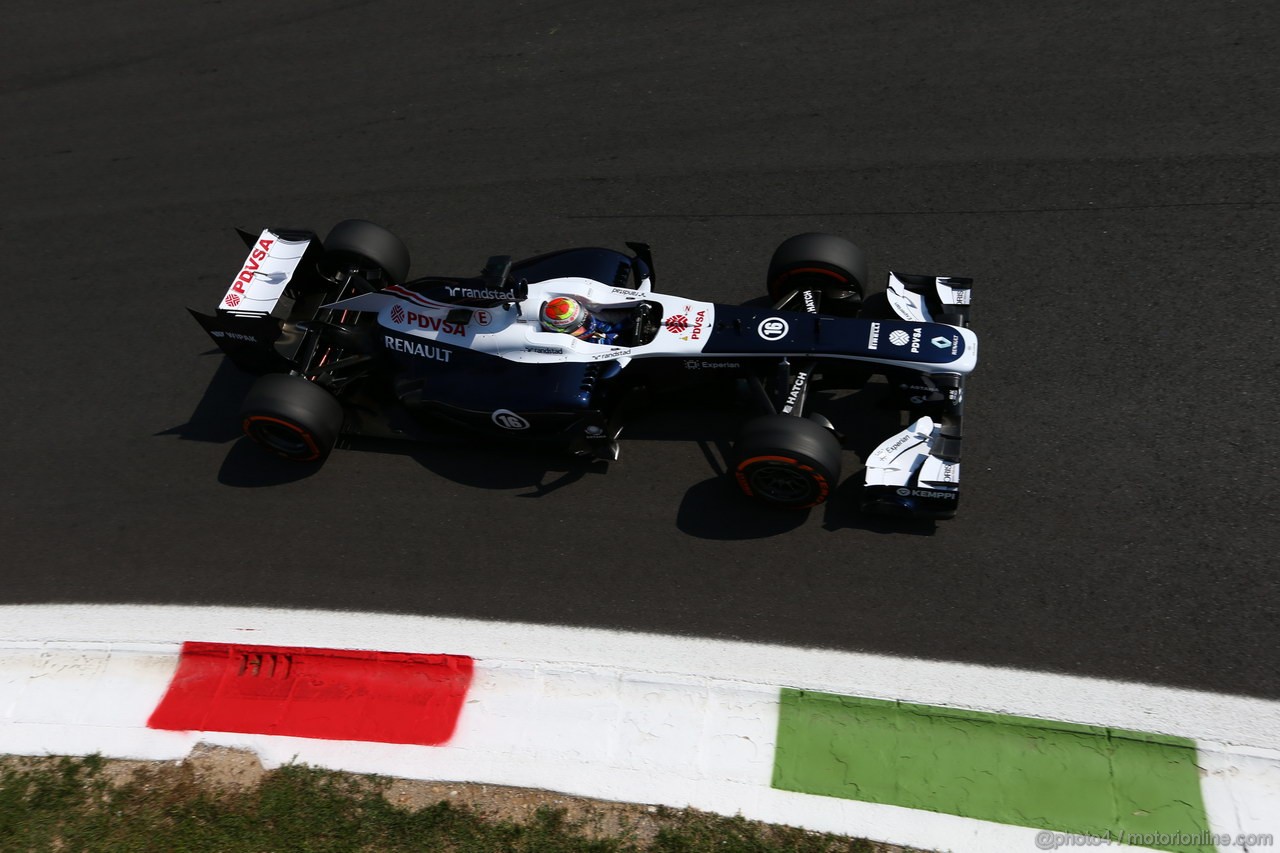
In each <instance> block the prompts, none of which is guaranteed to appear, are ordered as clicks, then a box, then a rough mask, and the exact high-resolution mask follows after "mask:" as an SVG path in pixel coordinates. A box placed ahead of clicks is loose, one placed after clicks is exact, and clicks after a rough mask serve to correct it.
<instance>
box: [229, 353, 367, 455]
mask: <svg viewBox="0 0 1280 853" xmlns="http://www.w3.org/2000/svg"><path fill="white" fill-rule="evenodd" d="M342 420H343V415H342V404H341V403H339V402H338V400H337V398H335V397H334V396H333V395H332V394H330V393H329V392H328V391H326V390H325V389H323V388H321V387H320V386H319V385H316V384H315V383H314V382H311V381H310V380H307V379H303V378H302V377H301V376H290V375H287V374H283V373H270V374H267V375H266V376H263V377H261V378H259V379H258V381H257V382H255V383H254V384H253V387H252V388H250V389H249V395H248V396H247V397H245V400H244V405H243V406H241V407H240V423H241V427H242V428H243V429H244V434H245V435H247V436H249V438H251V439H253V440H254V441H256V442H257V443H258V444H260V445H261V446H262V447H263V448H264V449H266V450H268V451H270V452H271V453H274V454H276V455H277V456H281V457H284V458H285V459H290V460H292V461H294V462H322V461H323V460H324V459H325V458H326V457H327V456H328V455H329V452H330V451H331V450H333V446H334V444H335V443H337V441H338V433H339V432H340V431H341V430H342Z"/></svg>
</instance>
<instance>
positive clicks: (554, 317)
mask: <svg viewBox="0 0 1280 853" xmlns="http://www.w3.org/2000/svg"><path fill="white" fill-rule="evenodd" d="M590 325H591V312H590V311H588V310H587V309H586V308H584V307H583V305H582V303H581V302H579V301H578V300H576V299H574V298H573V297H571V296H557V297H556V298H555V299H552V300H551V301H550V302H547V303H544V304H543V306H542V328H544V329H546V330H547V331H548V332H564V333H565V334H567V335H574V336H575V337H581V336H582V335H583V334H585V333H586V332H587V330H588V328H589V327H590Z"/></svg>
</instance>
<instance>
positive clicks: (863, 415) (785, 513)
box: [156, 350, 937, 540]
mask: <svg viewBox="0 0 1280 853" xmlns="http://www.w3.org/2000/svg"><path fill="white" fill-rule="evenodd" d="M208 354H209V355H220V353H219V352H218V351H216V350H214V351H211V352H210V353H208ZM255 379H256V377H255V376H253V375H252V374H249V373H245V372H243V371H241V370H239V369H238V368H236V367H235V366H234V365H233V364H232V363H231V362H230V361H226V360H224V361H223V362H222V363H221V364H220V365H219V367H218V369H217V371H216V372H215V374H214V376H213V377H212V379H211V380H210V382H209V385H208V387H207V388H206V389H205V393H204V395H203V396H202V397H201V399H200V401H199V402H198V403H197V405H196V408H195V410H194V411H193V412H192V413H191V417H190V418H189V419H188V420H187V421H186V423H183V424H180V425H178V426H175V427H171V428H169V429H166V430H163V431H161V432H158V433H156V435H157V436H162V435H177V436H179V437H180V438H182V439H185V440H188V441H205V442H213V443H218V444H224V443H227V442H231V441H235V444H233V445H232V447H231V449H230V450H229V451H228V453H227V456H226V458H225V459H224V461H223V464H222V466H221V468H220V469H219V471H218V481H219V482H220V483H222V484H224V485H228V486H234V487H237V488H260V487H264V486H276V485H283V484H285V483H290V482H295V481H298V480H302V479H305V478H307V477H310V476H312V475H313V474H315V473H316V472H317V471H319V470H320V467H321V466H320V464H319V463H313V464H307V463H302V464H300V463H297V462H291V461H288V460H284V459H279V458H276V457H274V456H272V455H271V454H269V453H265V452H263V451H262V450H261V448H259V447H258V446H257V445H256V444H254V443H253V442H252V441H250V440H249V439H247V438H245V437H244V435H243V433H242V432H241V431H240V425H239V423H238V420H237V418H236V417H235V416H234V415H233V414H231V413H233V412H236V411H238V410H239V408H240V405H241V402H242V401H243V399H244V397H245V395H246V394H247V393H248V391H249V387H250V386H251V385H252V384H253V382H254V381H255ZM822 396H823V398H824V399H823V410H824V411H825V412H826V413H827V414H828V415H829V416H830V417H831V418H832V420H833V421H835V423H836V424H837V427H839V428H842V429H843V430H845V431H846V433H847V434H846V436H845V440H844V446H845V449H846V450H848V451H851V453H852V454H857V456H859V457H861V458H863V459H865V458H866V457H867V455H868V454H869V453H870V452H871V451H872V450H873V449H874V448H875V446H876V445H877V444H878V442H879V441H880V440H882V438H883V437H885V436H888V435H891V434H893V432H894V431H896V430H897V429H899V428H900V426H899V424H898V423H897V420H896V418H897V415H896V414H894V413H891V412H889V411H885V410H884V409H882V408H881V407H879V405H878V403H879V401H880V399H881V398H882V397H883V389H876V388H868V389H866V390H864V391H863V392H860V393H858V394H850V395H846V396H836V395H828V394H825V393H824V394H823V395H822ZM703 402H704V403H705V402H706V401H703ZM727 402H729V401H727V400H720V401H718V404H717V405H712V406H708V407H705V408H701V409H696V410H691V409H690V408H689V407H687V406H674V407H671V408H668V409H666V410H660V411H655V412H651V413H649V414H648V415H647V416H645V417H643V418H641V419H639V420H637V421H635V422H633V423H631V424H628V426H627V429H626V431H625V435H624V437H623V445H624V453H625V444H626V441H627V440H640V441H671V442H696V444H697V446H698V448H699V449H700V450H701V452H702V456H703V458H704V459H705V461H706V466H707V467H706V471H707V473H708V474H709V475H710V476H708V477H707V478H706V479H704V480H702V481H700V482H697V483H695V484H693V485H692V486H691V487H690V488H689V489H688V491H686V492H685V496H684V499H683V500H682V501H681V502H680V506H679V508H678V509H677V512H676V519H675V522H676V526H677V527H678V528H679V529H680V530H681V531H683V532H684V533H686V534H688V535H690V536H696V537H698V538H701V539H719V540H745V539H761V538H767V537H770V536H776V535H779V534H782V533H787V532H789V531H792V530H795V529H796V528H798V527H801V526H803V525H804V524H805V523H807V522H808V520H809V519H810V517H811V515H812V513H814V512H821V513H822V526H823V528H824V529H826V530H831V531H836V530H846V529H852V530H866V531H870V532H873V533H895V534H903V533H906V534H912V535H923V536H927V535H932V534H933V533H934V532H936V528H937V525H936V523H935V522H932V521H915V522H913V521H909V520H897V519H887V518H881V517H878V516H869V515H865V514H863V513H862V512H860V511H859V510H858V498H859V496H860V491H861V489H862V482H863V475H862V472H861V469H860V468H857V469H854V470H853V471H852V472H846V475H845V477H844V478H843V480H842V482H841V483H840V485H839V486H838V487H837V488H836V489H835V490H834V492H833V493H832V495H831V496H830V498H829V499H828V501H827V502H826V503H825V504H823V505H822V506H820V507H817V508H815V509H812V510H800V511H796V510H778V509H773V508H771V507H767V506H763V505H760V504H757V503H755V502H753V501H751V500H749V499H747V498H746V497H745V496H743V495H742V494H741V493H740V492H738V491H737V489H736V488H735V487H734V485H733V483H732V481H731V479H730V478H729V476H728V474H727V468H726V463H725V460H726V459H728V458H730V457H731V455H732V443H733V440H734V438H735V437H736V435H737V432H738V430H739V429H740V428H741V424H742V418H743V414H742V412H741V411H740V410H735V409H733V408H732V407H731V406H728V405H726V403H727ZM855 425H856V426H855ZM236 439H239V440H238V441H236ZM338 447H339V448H343V449H347V450H352V451H355V452H366V453H367V452H372V453H392V454H397V455H402V456H408V457H410V458H412V459H413V460H414V461H415V462H417V463H418V464H419V465H421V466H422V467H424V468H426V469H427V470H429V471H431V472H432V473H433V474H435V475H437V476H440V477H442V478H444V479H447V480H449V481H451V482H454V483H458V484H461V485H465V486H472V487H476V488H482V489H493V490H511V489H521V488H525V489H527V491H523V492H520V493H518V494H517V495H516V497H519V498H540V497H544V496H546V495H549V494H552V493H554V492H557V491H559V490H560V489H563V488H565V487H568V486H572V485H573V484H575V483H578V482H580V481H581V480H583V479H584V478H585V477H588V476H592V475H596V476H599V475H602V474H605V473H607V471H608V467H609V465H608V463H607V462H604V461H601V460H596V459H588V458H581V457H572V456H567V455H565V454H563V453H559V452H552V451H548V450H545V449H536V448H529V447H522V446H519V445H504V444H501V443H494V442H491V441H485V440H484V439H483V438H480V437H476V436H468V435H456V436H448V435H446V436H443V437H441V438H440V440H438V441H433V442H432V443H431V444H422V443H418V442H412V441H405V440H396V439H389V438H366V437H362V438H347V437H344V438H342V439H341V440H340V441H339V442H338ZM851 461H853V460H852V459H851V458H849V457H846V462H851Z"/></svg>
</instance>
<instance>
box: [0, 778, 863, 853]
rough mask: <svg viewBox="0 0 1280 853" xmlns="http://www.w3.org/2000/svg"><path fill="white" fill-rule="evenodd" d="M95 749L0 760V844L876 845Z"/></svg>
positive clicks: (138, 849)
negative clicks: (580, 818) (231, 775)
mask: <svg viewBox="0 0 1280 853" xmlns="http://www.w3.org/2000/svg"><path fill="white" fill-rule="evenodd" d="M104 767H105V762H104V761H103V760H102V759H101V758H98V757H96V756H90V757H88V758H83V759H77V758H59V759H46V760H40V761H27V762H12V761H11V762H8V763H6V764H4V765H3V766H0V851H3V853H10V851H13V853H17V851H24V853H25V851H92V853H126V851H127V853H151V851H155V853H180V852H182V853H185V851H191V852H192V853H200V852H201V851H209V853H239V851H244V853H266V852H267V851H282V853H285V851H287V853H295V851H296V853H313V851H314V853H322V851H323V853H331V851H332V853H339V851H343V853H346V851H351V853H357V851H358V853H399V851H431V853H437V851H438V853H493V852H494V851H509V852H510V853H569V852H570V851H574V853H578V852H579V851H580V853H632V851H636V852H637V853H639V851H645V853H701V851H716V852H717V853H836V851H840V853H855V851H856V853H874V851H882V850H886V849H888V848H884V847H881V846H878V845H873V844H871V843H869V842H866V841H861V840H856V839H848V838H843V837H839V836H831V835H819V834H817V833H811V832H806V831H803V830H798V829H793V828H789V827H777V826H769V825H767V824H760V823H754V822H750V821H747V820H744V819H742V818H726V817H720V816H717V815H710V814H706V813H703V812H697V811H693V810H682V811H677V810H670V809H659V810H658V812H657V815H656V819H655V821H654V822H655V823H656V824H657V825H658V828H657V831H656V833H655V832H653V831H652V827H651V828H650V831H648V832H647V833H643V834H644V835H646V836H647V837H645V838H640V837H639V835H640V834H638V833H637V832H636V831H635V828H634V827H629V826H627V825H625V824H624V825H623V826H622V827H621V828H620V830H619V831H617V832H616V833H613V834H612V835H611V836H610V837H603V838H602V837H598V835H599V833H591V832H589V831H587V829H586V828H585V827H584V826H583V825H577V824H574V823H572V822H571V821H569V820H568V819H567V817H566V812H565V811H564V810H563V809H555V808H548V807H539V808H538V809H537V810H536V811H535V812H534V813H533V814H532V815H531V816H530V817H529V818H528V819H527V820H525V821H523V822H517V821H512V820H501V819H496V818H492V817H488V816H486V815H484V814H480V813H478V812H476V811H473V810H472V809H470V808H467V807H458V806H455V805H452V804H451V803H450V802H448V801H447V800H443V801H440V802H436V803H433V804H431V805H427V806H425V807H422V808H419V809H416V810H410V809H407V808H404V807H402V806H398V805H396V804H393V803H391V802H390V801H389V800H388V799H387V798H386V797H385V796H383V792H384V790H385V789H386V787H387V785H388V784H389V783H390V780H387V779H381V778H379V777H367V776H353V775H348V774H341V773H335V772H330V771H324V770H317V769H314V768H310V767H306V766H301V765H290V766H286V767H281V768H279V769H276V770H273V771H270V772H268V773H266V774H265V775H264V776H263V777H262V779H261V780H260V781H259V782H258V783H257V784H256V785H253V786H250V787H244V788H239V789H231V790H228V789H219V788H216V787H212V786H209V785H207V784H202V783H201V782H199V781H197V779H196V777H195V776H194V775H193V774H192V773H191V772H190V770H189V769H185V770H184V766H183V765H173V764H169V765H153V766H146V767H142V768H139V769H137V770H135V771H134V772H133V773H132V774H131V775H128V776H126V777H124V778H122V779H121V778H118V774H117V776H114V777H109V774H107V773H105V772H104Z"/></svg>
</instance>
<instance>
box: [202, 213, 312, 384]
mask: <svg viewBox="0 0 1280 853" xmlns="http://www.w3.org/2000/svg"><path fill="white" fill-rule="evenodd" d="M237 230H238V229H237ZM238 233H239V234H240V237H241V239H243V240H244V243H245V246H246V247H247V248H248V249H249V253H248V255H247V256H246V257H245V259H244V261H243V262H242V263H241V264H240V269H239V270H238V271H237V272H236V274H235V275H234V276H232V278H231V283H230V285H228V287H227V291H226V293H224V294H223V296H222V299H221V300H220V301H219V302H218V305H217V308H216V309H215V310H214V313H213V314H202V313H200V312H198V311H191V316H193V317H195V319H196V322H198V323H199V324H200V325H201V326H202V327H203V328H204V330H205V331H206V332H208V333H209V337H210V338H212V339H213V342H214V343H215V344H217V345H218V348H219V349H221V350H222V351H223V352H224V353H225V354H226V355H227V357H228V358H230V359H231V361H232V362H234V363H235V365H236V366H237V367H239V368H241V369H243V370H247V371H249V372H251V373H273V372H279V371H287V370H289V369H290V368H291V367H292V366H293V360H292V359H293V356H294V355H295V351H296V349H297V345H298V343H299V339H300V337H301V336H300V335H293V336H286V335H285V334H284V330H283V328H282V325H281V321H282V320H283V319H285V312H286V309H287V308H289V307H291V306H292V304H293V303H292V301H289V302H287V303H286V302H282V297H284V296H285V295H286V294H287V295H289V296H292V297H295V298H296V297H298V296H299V295H301V294H303V293H310V292H317V291H322V290H323V289H324V280H323V279H321V278H320V275H319V273H318V272H317V271H316V262H317V261H318V260H319V258H320V255H321V254H322V253H323V251H324V249H323V246H322V245H321V243H320V240H319V238H318V237H317V236H316V235H315V234H314V233H313V232H311V231H299V230H291V229H281V228H274V229H273V228H266V229H263V230H262V232H261V233H259V234H257V235H255V234H252V233H250V232H247V231H239V230H238ZM188 310H190V309H188Z"/></svg>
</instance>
